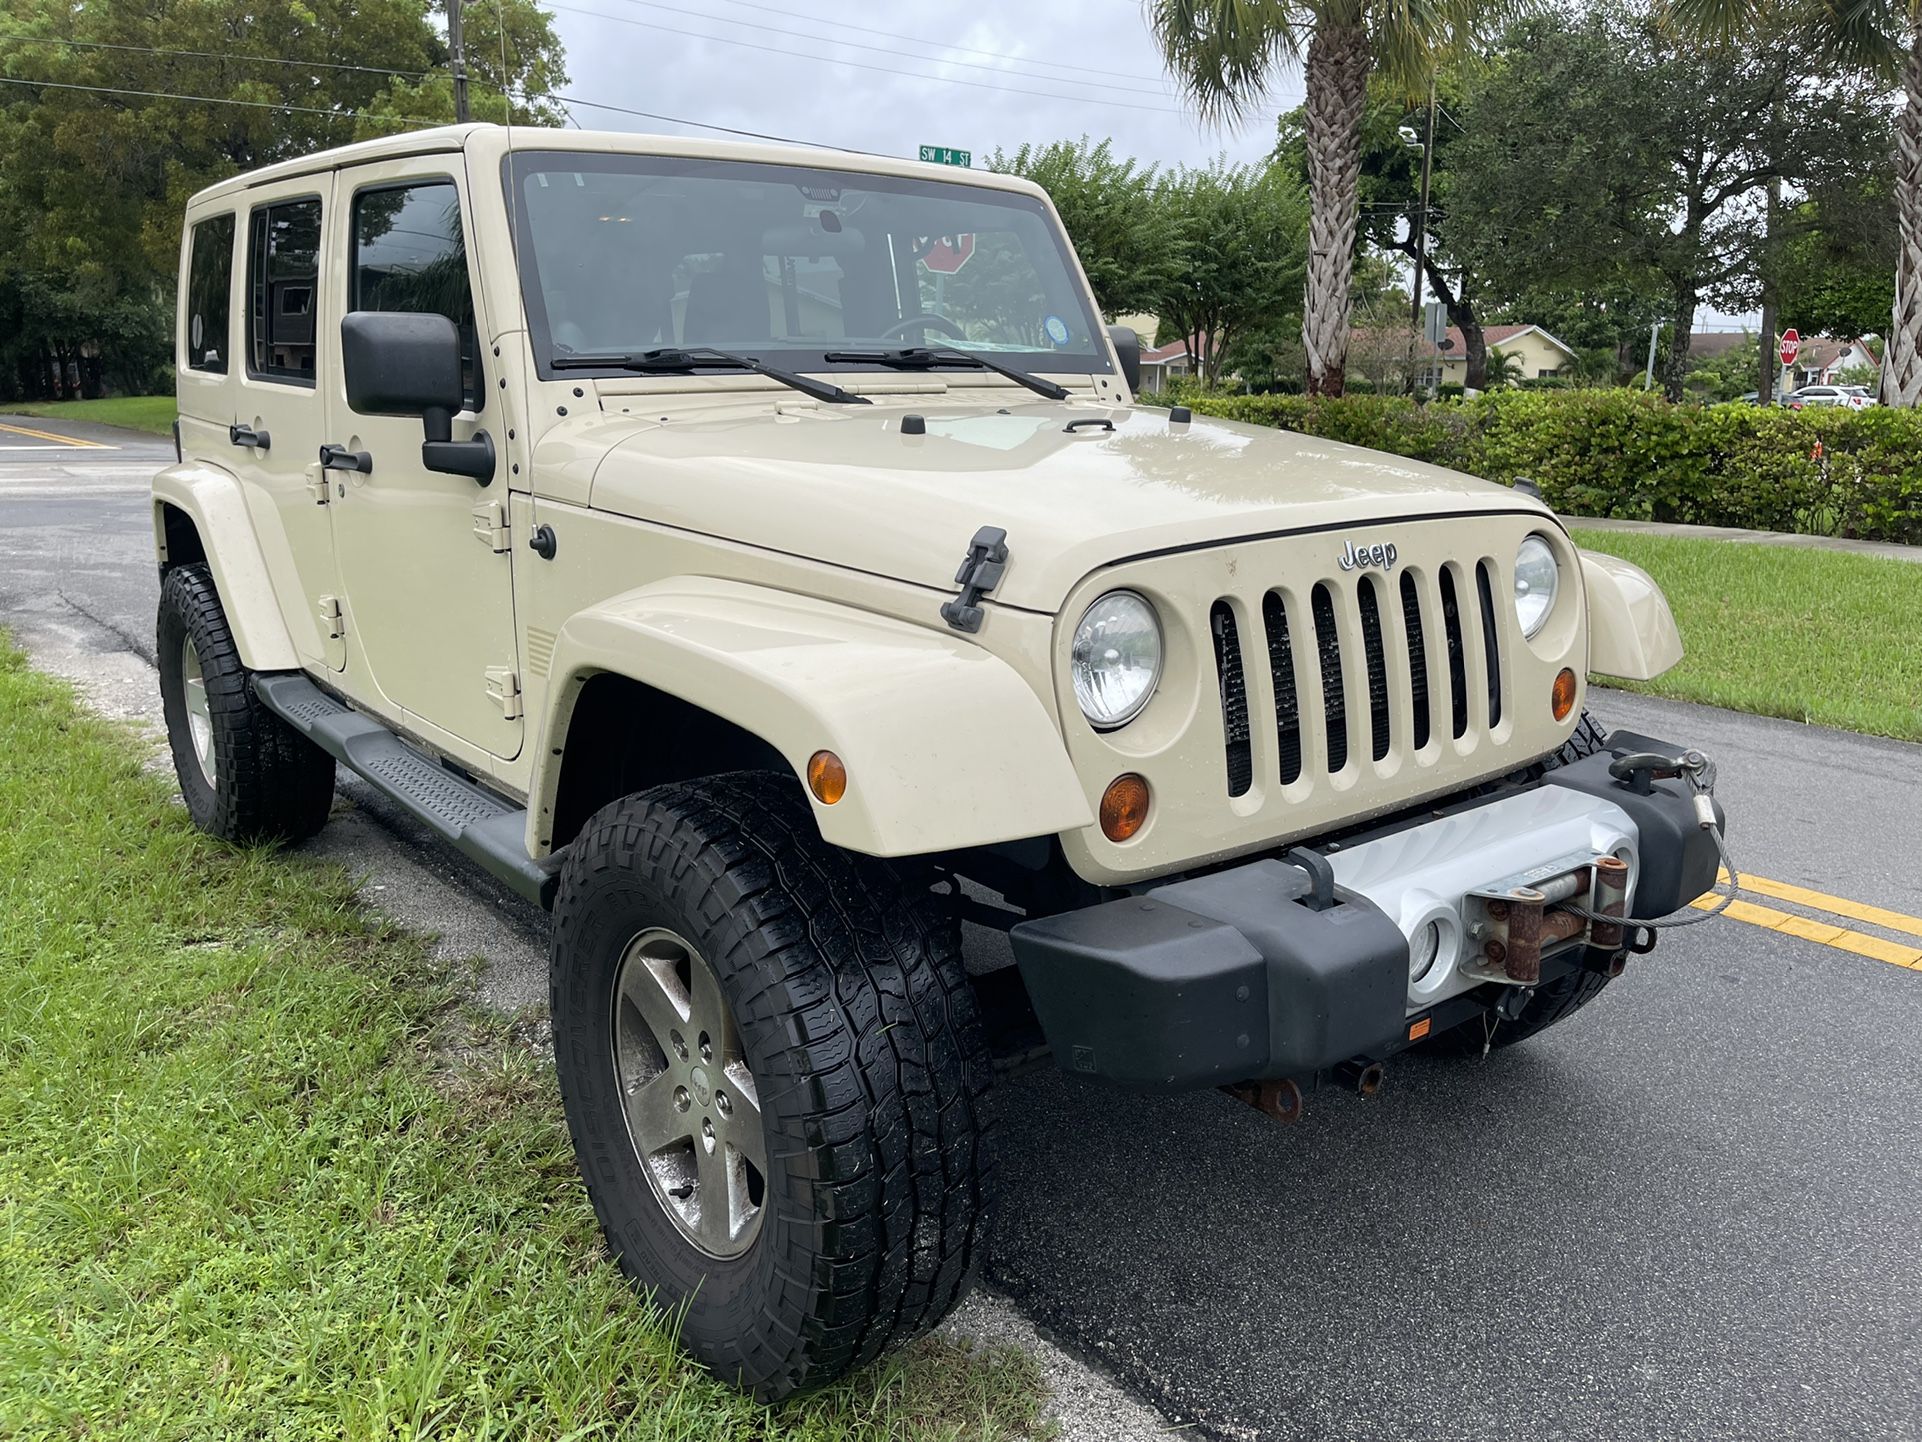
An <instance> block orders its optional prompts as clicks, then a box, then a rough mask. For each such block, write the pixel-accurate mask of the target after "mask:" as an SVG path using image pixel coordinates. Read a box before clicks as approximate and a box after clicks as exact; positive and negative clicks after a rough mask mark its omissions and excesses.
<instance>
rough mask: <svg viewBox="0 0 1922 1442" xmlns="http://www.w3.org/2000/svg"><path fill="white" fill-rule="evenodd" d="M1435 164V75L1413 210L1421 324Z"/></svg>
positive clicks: (1416, 313) (1431, 81)
mask: <svg viewBox="0 0 1922 1442" xmlns="http://www.w3.org/2000/svg"><path fill="white" fill-rule="evenodd" d="M1434 164H1435V76H1434V73H1433V72H1432V71H1431V72H1430V73H1429V76H1428V138H1427V139H1426V140H1424V141H1423V142H1422V147H1421V208H1420V209H1419V210H1417V211H1416V212H1415V306H1414V323H1415V325H1417V326H1419V325H1420V324H1421V282H1422V266H1423V265H1424V264H1425V263H1426V262H1427V259H1428V178H1429V174H1430V172H1431V171H1432V170H1433V168H1434Z"/></svg>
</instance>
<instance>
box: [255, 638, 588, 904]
mask: <svg viewBox="0 0 1922 1442" xmlns="http://www.w3.org/2000/svg"><path fill="white" fill-rule="evenodd" d="M254 694H255V695H256V696H258V697H260V699H261V700H262V701H263V702H265V703H266V706H267V709H268V710H270V711H272V712H273V713H274V714H275V715H277V716H279V717H280V719H281V720H283V721H285V722H286V723H287V724H288V725H289V726H291V727H293V728H294V730H296V731H298V732H300V734H301V735H303V736H305V737H306V738H307V739H308V740H310V741H312V742H313V743H314V744H315V745H316V746H318V747H320V749H321V750H323V751H326V752H328V753H329V754H330V755H332V756H333V758H334V759H335V760H336V761H338V762H340V763H341V764H342V765H343V766H345V767H347V768H348V769H349V770H350V771H352V772H354V773H355V774H356V775H357V776H359V777H360V778H361V779H362V780H363V781H365V782H366V783H367V784H368V785H369V786H372V787H373V788H374V789H375V790H377V791H379V792H381V793H382V794H384V795H385V796H387V797H388V798H389V799H390V800H392V801H393V802H395V803H396V804H397V805H399V806H401V807H404V808H405V809H406V810H407V811H408V812H409V813H411V814H412V815H413V816H415V817H417V818H418V819H419V820H420V821H421V823H422V824H423V825H425V826H427V827H428V828H430V829H431V830H432V831H433V832H434V833H435V834H436V835H438V836H440V837H442V838H444V839H445V840H447V841H449V842H451V843H452V844H453V845H454V846H455V848H457V849H458V850H459V851H461V852H463V853H464V854H465V855H467V856H469V857H471V858H472V859H473V860H475V861H478V862H479V863H480V864H481V865H482V866H484V867H486V868H487V869H488V870H489V871H490V872H492V873H493V874H494V875H495V876H497V877H499V878H500V879H501V880H502V881H504V882H506V883H507V885H509V886H510V887H512V888H513V889H514V890H515V891H517V892H519V893H520V894H521V895H522V896H524V897H526V898H527V899H528V900H529V901H533V902H536V903H538V904H539V905H540V906H542V907H543V908H546V909H549V910H551V909H552V908H553V905H554V893H555V891H556V890H557V889H558V887H559V885H560V866H561V853H560V852H556V853H555V854H553V855H552V856H549V857H548V858H546V859H545V860H544V861H536V860H534V859H533V858H532V857H530V856H529V855H528V854H527V847H526V843H525V836H526V825H527V812H526V810H525V809H524V808H522V807H518V806H515V805H513V804H512V803H511V802H508V801H504V800H502V799H501V798H500V797H498V796H496V795H494V794H493V792H491V791H488V790H485V789H484V788H482V787H479V786H476V785H475V784H474V783H473V782H471V781H469V780H467V779H466V778H465V777H463V776H460V775H457V774H456V773H454V772H452V771H449V770H448V769H447V768H446V767H445V766H442V765H440V764H439V763H438V762H436V761H434V760H433V759H432V758H430V757H427V756H423V755H422V754H421V753H420V752H418V751H416V750H415V749H414V748H413V747H412V746H410V745H408V744H407V743H406V742H405V741H403V740H401V738H400V737H398V736H396V735H395V734H394V733H393V732H392V731H389V730H388V729H387V728H386V727H385V726H383V725H381V724H380V722H378V721H375V720H374V719H372V718H371V717H368V716H363V715H361V714H360V713H359V712H358V711H356V710H354V709H353V708H352V707H349V706H344V705H342V704H341V703H340V702H339V701H336V700H335V699H334V698H333V697H332V696H329V695H328V694H327V693H326V692H325V691H323V690H321V689H320V687H318V686H316V685H315V684H314V683H313V682H312V681H309V680H308V679H307V678H306V677H305V676H303V675H301V674H299V673H298V672H280V673H277V674H274V675H262V676H255V677H254Z"/></svg>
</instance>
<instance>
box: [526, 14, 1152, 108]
mask: <svg viewBox="0 0 1922 1442" xmlns="http://www.w3.org/2000/svg"><path fill="white" fill-rule="evenodd" d="M547 8H548V9H549V10H565V11H567V12H569V13H570V14H574V15H587V16H591V17H592V18H593V19H596V20H608V21H612V22H613V23H614V24H616V25H637V26H639V27H641V28H642V29H644V30H648V31H652V32H654V33H656V34H668V35H684V36H687V37H688V38H689V39H692V40H709V41H712V42H713V43H715V44H716V45H738V46H740V47H741V48H742V49H745V50H760V51H765V52H766V53H767V54H769V55H784V56H786V57H788V58H789V59H791V60H816V61H820V62H822V63H824V64H828V65H846V66H850V67H852V68H853V69H856V70H873V71H877V72H879V73H880V74H882V75H899V76H904V77H906V78H907V79H910V80H925V81H931V82H933V83H934V84H936V85H966V86H968V87H969V88H971V89H974V90H999V91H1005V92H1006V93H1008V94H1011V95H1033V96H1037V97H1039V98H1040V99H1043V100H1065V101H1067V102H1068V103H1069V104H1071V105H1073V104H1080V105H1106V106H1111V107H1114V108H1116V109H1121V110H1135V111H1140V112H1143V113H1152V114H1158V115H1186V114H1187V113H1188V112H1187V111H1185V110H1177V109H1174V108H1172V107H1170V106H1165V105H1137V104H1135V103H1133V102H1132V101H1127V100H1104V99H1102V98H1100V97H1099V96H1094V95H1062V94H1059V93H1058V92H1055V91H1051V90H1027V89H1023V88H1022V87H1020V86H1018V85H993V84H990V83H989V82H988V81H985V80H959V79H955V78H954V77H952V76H944V75H926V74H923V73H921V72H920V71H915V70H897V69H895V68H894V67H893V66H889V65H870V64H868V63H867V62H866V61H863V60H843V59H840V58H839V57H837V56H833V55H802V54H797V53H796V52H795V51H793V50H784V49H782V48H780V47H779V46H775V45H757V44H755V43H754V42H753V41H752V40H735V39H732V38H730V37H728V36H724V35H704V34H702V33H701V32H700V31H698V30H677V29H675V28H674V27H673V26H672V25H660V24H656V23H655V22H653V21H651V20H633V19H630V18H628V17H627V16H625V15H608V14H605V13H603V12H601V11H599V10H582V9H580V8H579V7H578V6H574V5H560V4H555V3H553V0H547ZM820 43H821V44H824V45H832V44H835V43H837V42H835V41H832V40H824V41H821V42H820Z"/></svg>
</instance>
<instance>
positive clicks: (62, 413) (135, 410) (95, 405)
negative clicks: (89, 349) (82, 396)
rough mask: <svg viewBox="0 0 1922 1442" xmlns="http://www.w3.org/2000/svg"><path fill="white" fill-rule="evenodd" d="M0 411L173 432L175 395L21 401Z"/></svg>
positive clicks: (152, 431)
mask: <svg viewBox="0 0 1922 1442" xmlns="http://www.w3.org/2000/svg"><path fill="white" fill-rule="evenodd" d="M0 411H10V412H12V413H13V414H14V415H17V416H45V417H46V418H47V419H48V420H51V421H93V422H95V423H96V424H98V425H103V426H125V427H126V428H127V429H128V430H130V431H147V432H149V433H151V434H153V435H156V436H166V435H172V434H173V425H174V415H175V410H174V398H173V397H172V396H109V397H107V398H106V399H105V400H98V401H20V402H17V403H16V402H11V401H9V402H6V403H4V404H0Z"/></svg>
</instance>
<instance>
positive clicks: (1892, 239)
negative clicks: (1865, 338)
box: [1776, 192, 1899, 337]
mask: <svg viewBox="0 0 1922 1442" xmlns="http://www.w3.org/2000/svg"><path fill="white" fill-rule="evenodd" d="M1879 199H1880V202H1881V203H1880V204H1876V203H1874V201H1872V200H1871V201H1868V202H1866V203H1864V204H1863V205H1861V206H1860V207H1859V208H1847V207H1839V206H1836V205H1834V204H1832V203H1830V202H1828V201H1815V200H1807V201H1804V202H1803V203H1802V204H1800V205H1799V206H1797V207H1795V210H1794V212H1793V215H1792V216H1791V219H1790V222H1789V224H1790V227H1791V234H1790V235H1789V236H1788V237H1787V238H1786V239H1785V241H1784V243H1783V245H1782V247H1781V251H1780V255H1779V257H1778V259H1777V261H1776V286H1777V293H1778V298H1779V303H1780V305H1781V311H1782V314H1783V315H1784V316H1785V317H1786V318H1787V319H1788V321H1789V323H1790V324H1791V325H1794V326H1795V327H1796V328H1797V329H1799V330H1800V331H1802V332H1803V333H1804V334H1805V335H1834V336H1843V337H1850V336H1861V335H1871V334H1873V335H1880V334H1882V332H1883V331H1885V330H1887V329H1888V325H1889V318H1890V315H1891V314H1892V313H1893V311H1894V309H1895V262H1896V255H1897V252H1898V249H1899V246H1898V241H1897V236H1896V226H1895V206H1894V203H1893V202H1894V198H1893V197H1892V196H1890V195H1888V194H1887V193H1886V192H1884V193H1883V195H1882V196H1881V197H1879Z"/></svg>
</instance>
